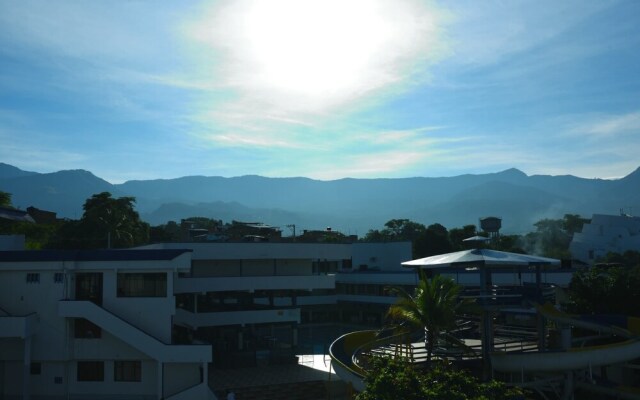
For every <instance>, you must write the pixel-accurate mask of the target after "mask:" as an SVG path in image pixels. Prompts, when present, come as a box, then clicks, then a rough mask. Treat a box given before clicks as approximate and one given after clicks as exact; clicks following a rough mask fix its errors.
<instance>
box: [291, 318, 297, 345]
mask: <svg viewBox="0 0 640 400" xmlns="http://www.w3.org/2000/svg"><path fill="white" fill-rule="evenodd" d="M291 331H292V332H291V345H292V346H293V347H297V346H298V324H296V323H294V324H293V328H292V330H291Z"/></svg>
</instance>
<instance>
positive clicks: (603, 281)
mask: <svg viewBox="0 0 640 400" xmlns="http://www.w3.org/2000/svg"><path fill="white" fill-rule="evenodd" d="M568 295H569V303H568V304H567V308H568V310H569V311H571V312H573V313H577V314H621V315H627V316H634V317H640V265H636V266H635V267H593V268H589V269H585V270H582V271H579V272H577V273H575V274H574V275H573V278H572V279H571V283H570V284H569V289H568Z"/></svg>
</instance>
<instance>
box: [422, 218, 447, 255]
mask: <svg viewBox="0 0 640 400" xmlns="http://www.w3.org/2000/svg"><path fill="white" fill-rule="evenodd" d="M451 250H452V247H451V242H450V241H449V232H448V231H447V228H445V227H444V226H442V225H440V224H431V225H429V227H427V229H425V230H424V232H421V234H420V235H419V237H418V238H416V240H415V241H414V243H413V256H414V258H422V257H428V256H433V255H436V254H444V253H449V252H450V251H451Z"/></svg>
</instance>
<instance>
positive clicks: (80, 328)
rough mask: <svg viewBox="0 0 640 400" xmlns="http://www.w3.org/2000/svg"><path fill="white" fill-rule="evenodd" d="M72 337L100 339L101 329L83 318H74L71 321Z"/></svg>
mask: <svg viewBox="0 0 640 400" xmlns="http://www.w3.org/2000/svg"><path fill="white" fill-rule="evenodd" d="M73 337H74V338H76V339H100V338H101V337H102V329H101V328H100V327H99V326H98V325H96V324H94V323H93V322H91V321H89V320H86V319H84V318H76V319H75V320H74V323H73Z"/></svg>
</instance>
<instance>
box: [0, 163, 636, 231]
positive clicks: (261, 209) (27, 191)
mask: <svg viewBox="0 0 640 400" xmlns="http://www.w3.org/2000/svg"><path fill="white" fill-rule="evenodd" d="M0 190H1V191H5V192H9V193H12V195H13V204H14V205H15V206H18V207H21V208H26V207H28V206H30V205H33V206H35V207H38V208H42V209H46V210H51V211H56V212H58V214H59V215H60V216H63V217H70V218H78V217H79V216H80V215H82V204H83V203H84V201H85V200H86V199H87V198H88V197H90V196H91V195H92V194H95V193H99V192H103V191H108V192H111V193H112V194H113V195H114V196H116V197H117V196H125V195H127V196H135V197H136V199H137V209H138V211H139V212H140V213H141V215H142V217H143V218H144V219H145V220H147V221H148V222H150V223H151V224H161V223H164V222H166V221H168V220H180V219H181V218H186V217H189V216H203V217H210V218H216V219H222V220H225V221H230V220H234V219H235V220H241V221H260V222H265V223H268V224H272V225H276V226H281V227H284V226H285V225H288V224H296V226H297V227H298V229H300V230H301V229H321V228H325V227H332V228H334V229H337V230H340V231H342V232H344V233H351V234H358V235H360V236H363V235H364V234H365V233H366V232H367V231H368V230H369V229H377V228H380V227H382V226H383V225H384V223H385V222H386V221H388V220H390V219H394V218H408V219H411V220H413V221H416V222H420V223H424V224H427V225H428V224H431V223H435V222H438V223H441V224H442V225H445V226H447V227H455V226H462V225H465V224H475V223H477V221H478V218H479V217H483V216H489V215H492V216H498V217H501V218H503V231H505V232H509V233H522V232H528V231H531V230H532V224H533V223H534V222H536V221H538V220H540V219H542V218H560V217H562V216H563V215H564V214H566V213H572V214H581V215H583V216H585V217H590V216H591V214H593V213H605V214H617V213H618V212H619V210H620V209H621V208H625V209H627V210H629V209H635V210H640V169H638V170H636V171H634V172H633V173H631V174H629V175H628V176H626V177H624V178H622V179H617V180H602V179H584V178H577V177H574V176H570V175H566V176H547V175H533V176H528V175H526V174H525V173H523V172H522V171H519V170H517V169H509V170H505V171H502V172H497V173H491V174H479V175H460V176H455V177H446V178H420V177H417V178H399V179H350V178H348V179H339V180H333V181H319V180H313V179H308V178H266V177H261V176H242V177H234V178H223V177H205V176H190V177H183V178H177V179H159V180H146V181H128V182H125V183H123V184H117V185H114V184H111V183H109V182H107V181H105V180H103V179H101V178H99V177H97V176H95V175H93V174H92V173H90V172H88V171H84V170H71V171H59V172H54V173H47V174H40V173H34V172H27V171H22V170H20V169H18V168H16V167H13V166H10V165H7V164H2V163H0Z"/></svg>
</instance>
